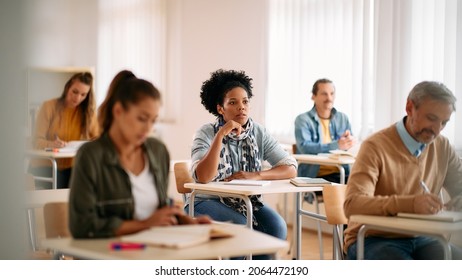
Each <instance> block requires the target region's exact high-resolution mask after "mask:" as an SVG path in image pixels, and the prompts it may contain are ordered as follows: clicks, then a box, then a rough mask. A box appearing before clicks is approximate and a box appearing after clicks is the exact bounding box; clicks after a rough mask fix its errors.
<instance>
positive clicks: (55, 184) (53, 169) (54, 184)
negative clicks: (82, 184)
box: [50, 158, 58, 190]
mask: <svg viewBox="0 0 462 280" xmlns="http://www.w3.org/2000/svg"><path fill="white" fill-rule="evenodd" d="M50 160H51V177H52V179H53V182H52V186H51V187H52V189H55V190H56V189H57V188H58V164H57V163H56V159H54V158H50Z"/></svg>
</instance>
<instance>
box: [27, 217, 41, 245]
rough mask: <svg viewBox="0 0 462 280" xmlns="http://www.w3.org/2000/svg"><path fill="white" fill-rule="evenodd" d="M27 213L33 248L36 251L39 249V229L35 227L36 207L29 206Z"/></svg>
mask: <svg viewBox="0 0 462 280" xmlns="http://www.w3.org/2000/svg"><path fill="white" fill-rule="evenodd" d="M26 214H27V227H28V229H29V238H30V244H31V247H32V250H33V251H34V252H35V251H37V250H38V246H37V232H36V231H37V230H36V228H35V209H34V208H28V209H27V210H26Z"/></svg>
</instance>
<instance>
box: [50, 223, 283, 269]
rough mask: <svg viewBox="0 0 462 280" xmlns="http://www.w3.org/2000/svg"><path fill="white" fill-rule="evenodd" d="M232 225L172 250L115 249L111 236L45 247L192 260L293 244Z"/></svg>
mask: <svg viewBox="0 0 462 280" xmlns="http://www.w3.org/2000/svg"><path fill="white" fill-rule="evenodd" d="M222 226H223V227H228V228H230V230H231V231H232V232H233V234H234V236H233V237H230V238H221V239H215V240H211V241H210V242H207V243H203V244H200V245H197V246H192V247H187V248H182V249H171V248H162V247H154V246H147V247H146V248H145V249H143V250H125V251H124V250H121V251H114V250H111V249H110V248H109V245H110V243H111V242H114V241H119V239H117V238H110V239H72V238H61V239H46V240H44V241H43V242H42V246H44V247H45V248H48V249H51V250H54V251H55V253H56V254H55V255H56V256H58V255H62V254H64V255H68V256H74V257H76V258H79V259H102V260H112V259H119V260H192V259H216V258H219V257H222V258H231V257H238V256H243V255H247V254H258V255H260V254H276V253H277V252H278V251H279V250H282V249H285V248H287V247H288V246H289V244H288V242H287V241H284V240H280V239H277V238H275V237H272V236H269V235H267V234H263V233H261V232H258V231H253V230H250V229H248V228H246V227H243V226H240V225H222Z"/></svg>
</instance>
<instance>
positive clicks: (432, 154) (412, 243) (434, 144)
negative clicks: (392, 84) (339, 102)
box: [344, 82, 462, 259]
mask: <svg viewBox="0 0 462 280" xmlns="http://www.w3.org/2000/svg"><path fill="white" fill-rule="evenodd" d="M455 103H456V98H455V97H454V95H453V94H452V93H451V91H450V90H449V89H448V88H447V87H446V86H444V85H443V84H441V83H437V82H421V83H419V84H417V85H416V86H415V87H414V88H413V89H412V90H411V92H410V93H409V96H408V99H407V103H406V112H407V116H406V117H404V118H403V119H402V120H401V121H399V122H397V123H396V124H393V125H392V126H390V127H388V128H385V129H383V130H381V131H379V132H377V133H375V134H373V135H372V136H370V137H369V138H368V139H367V140H366V141H364V142H363V144H362V146H361V149H360V151H359V153H358V156H357V159H356V162H355V164H354V166H353V168H352V171H351V174H350V178H349V181H348V188H347V194H346V200H345V204H344V209H345V214H346V216H347V217H350V216H351V215H355V214H367V215H380V216H394V215H396V214H397V213H398V212H408V213H420V214H432V213H437V212H438V211H440V210H441V209H442V208H443V207H446V208H447V209H451V210H457V211H461V210H462V160H461V158H460V157H459V156H458V155H457V154H456V152H455V150H454V148H453V146H452V145H451V143H449V141H448V139H447V138H445V137H444V136H442V135H440V132H441V130H442V129H443V128H444V127H445V125H446V123H447V122H448V121H449V119H450V117H451V115H452V113H453V112H454V111H455ZM422 182H423V183H424V184H426V185H427V186H428V188H429V190H430V193H425V192H424V191H423V189H422V187H421V184H422ZM442 188H444V189H445V190H446V191H447V193H448V194H449V196H450V197H451V200H450V201H449V202H447V203H446V205H443V203H442V202H441V199H440V198H439V197H438V195H437V194H438V193H440V191H441V189H442ZM359 227H360V225H358V224H355V223H351V222H350V223H349V224H348V227H347V230H346V231H345V253H346V254H347V258H348V259H356V237H357V233H358V230H359ZM452 249H453V250H452V252H453V258H460V255H459V254H460V252H461V251H462V250H460V248H457V247H455V246H453V248H452ZM364 257H365V259H442V258H443V248H442V246H441V245H440V244H439V243H438V242H437V241H436V240H434V239H432V238H429V237H424V236H417V237H414V236H413V237H411V236H399V235H396V234H390V233H385V232H377V231H375V232H372V231H371V232H368V235H367V236H366V240H365V249H364Z"/></svg>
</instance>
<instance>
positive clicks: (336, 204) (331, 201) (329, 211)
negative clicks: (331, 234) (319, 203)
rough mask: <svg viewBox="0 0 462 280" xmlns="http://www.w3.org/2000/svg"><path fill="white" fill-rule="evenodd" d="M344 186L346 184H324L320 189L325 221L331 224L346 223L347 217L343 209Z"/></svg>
mask: <svg viewBox="0 0 462 280" xmlns="http://www.w3.org/2000/svg"><path fill="white" fill-rule="evenodd" d="M346 188H347V186H346V185H340V184H334V185H331V186H324V188H323V190H322V195H323V198H324V208H325V210H326V218H327V223H329V224H331V225H342V224H347V223H348V219H347V217H346V216H345V212H344V211H343V203H344V201H345V193H346Z"/></svg>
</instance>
